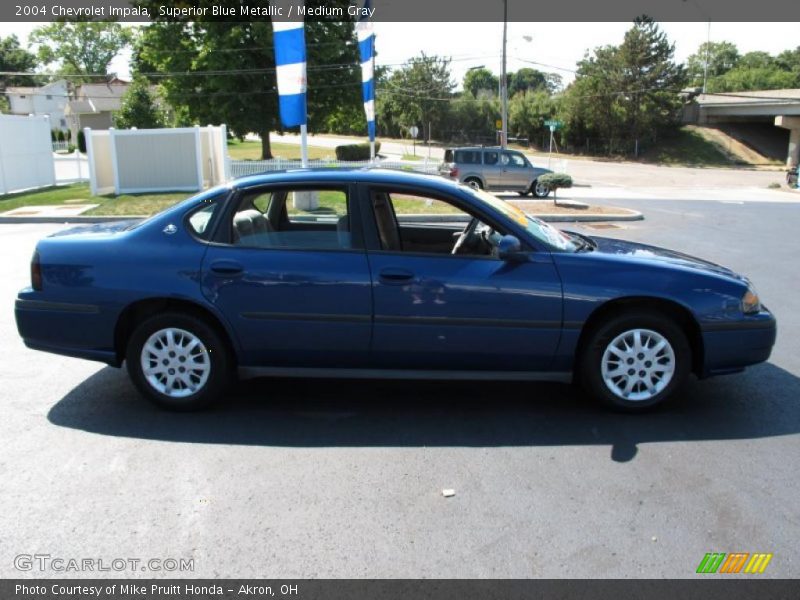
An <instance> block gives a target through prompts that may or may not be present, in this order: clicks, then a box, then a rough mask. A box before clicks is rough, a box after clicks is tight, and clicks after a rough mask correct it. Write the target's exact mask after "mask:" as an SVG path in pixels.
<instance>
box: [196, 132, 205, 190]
mask: <svg viewBox="0 0 800 600" xmlns="http://www.w3.org/2000/svg"><path fill="white" fill-rule="evenodd" d="M202 143H203V142H202V140H201V139H200V126H199V125H198V126H196V127H195V128H194V152H195V158H196V160H197V190H198V191H200V190H202V189H203V146H202Z"/></svg>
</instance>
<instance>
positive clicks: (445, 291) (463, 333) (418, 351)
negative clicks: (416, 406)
mask: <svg viewBox="0 0 800 600" xmlns="http://www.w3.org/2000/svg"><path fill="white" fill-rule="evenodd" d="M386 197H388V198H389V199H390V201H391V204H392V207H393V209H394V210H393V211H386V208H385V203H386ZM368 204H369V205H371V208H372V210H373V211H375V212H376V214H375V219H374V222H375V223H376V227H377V228H378V230H379V231H378V235H377V236H375V237H376V239H377V241H376V242H375V244H376V245H377V246H378V247H377V248H375V249H374V250H373V249H370V251H369V261H370V268H371V270H372V277H373V284H372V285H373V298H374V300H373V301H374V322H375V324H374V332H373V341H372V351H373V358H374V361H375V363H376V364H377V365H378V366H381V367H383V368H405V369H421V370H430V369H457V370H510V371H536V370H546V369H548V368H549V367H550V365H551V363H552V359H553V356H554V353H555V350H556V347H557V345H558V342H559V339H560V332H561V309H562V295H561V294H562V290H561V280H560V278H559V276H558V273H557V272H556V269H555V266H554V264H553V261H552V258H551V256H550V254H549V253H541V254H539V255H536V256H535V257H534V259H533V260H532V261H531V262H519V263H513V262H506V261H503V260H500V259H498V258H495V257H493V256H492V255H491V252H492V250H491V244H490V243H487V241H486V240H487V238H488V237H489V236H499V235H502V234H503V233H505V232H501V231H497V230H496V229H492V228H491V227H490V226H489V225H488V224H484V223H482V222H479V224H478V225H477V227H476V231H477V232H478V237H473V239H472V240H471V241H470V242H468V244H467V245H466V246H462V248H465V250H464V251H463V252H460V253H458V254H452V250H453V247H454V245H455V243H456V238H457V237H458V236H457V235H456V237H454V236H453V234H457V233H459V232H461V231H462V230H464V228H465V224H466V223H467V222H468V221H469V219H470V218H471V217H472V216H473V215H472V214H467V213H465V212H464V211H463V210H462V209H461V208H460V207H459V206H458V205H457V204H455V203H452V202H445V201H444V200H441V199H432V198H428V199H425V198H424V194H410V193H409V192H407V191H393V190H391V189H389V188H382V189H373V190H370V192H369V200H368ZM420 204H424V205H425V207H426V208H425V211H426V212H427V213H428V215H429V216H430V217H431V222H430V223H429V224H428V226H429V227H430V230H431V232H432V234H431V235H430V236H427V237H428V239H430V240H433V239H434V238H436V239H439V240H441V241H440V242H439V243H436V244H434V243H430V244H429V245H428V246H427V247H422V246H420V245H419V244H416V245H411V244H409V243H408V242H409V241H410V235H409V233H410V232H411V231H414V232H416V233H417V234H418V233H419V231H420V229H423V228H424V227H425V222H424V216H421V215H420V214H405V212H406V211H407V210H409V209H411V210H413V207H414V206H418V205H420ZM382 211H386V212H385V214H384V212H382ZM392 213H394V215H395V216H394V217H392ZM459 213H460V214H459ZM445 215H447V216H445ZM465 218H466V220H465ZM448 221H449V222H450V223H452V225H451V227H452V229H451V232H450V235H449V236H444V235H441V234H440V235H438V236H434V235H433V232H439V231H441V230H442V228H443V227H446V224H447V222H448ZM393 222H394V223H395V226H396V227H397V229H398V230H399V231H400V235H399V236H395V235H394V234H392V233H391V231H381V229H383V228H389V227H392V223H393ZM493 227H496V226H493ZM481 236H483V237H481ZM398 238H399V241H398ZM447 238H449V239H450V240H451V242H450V244H446V243H444V240H445V239H447ZM495 239H496V238H495ZM386 240H394V241H393V242H391V243H389V244H387V243H386Z"/></svg>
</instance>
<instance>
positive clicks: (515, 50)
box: [0, 22, 800, 88]
mask: <svg viewBox="0 0 800 600" xmlns="http://www.w3.org/2000/svg"><path fill="white" fill-rule="evenodd" d="M37 25H38V24H36V23H6V22H2V23H0V36H3V37H6V36H8V35H11V34H12V33H13V34H16V35H17V37H18V38H20V40H21V41H22V42H23V44H24V43H26V42H27V36H28V34H29V33H30V32H31V30H32V29H34V28H35V27H36V26H37ZM660 25H661V27H662V29H663V30H664V31H665V32H666V33H667V36H668V38H669V39H670V41H672V42H674V43H675V59H676V60H677V61H678V62H684V61H685V60H686V58H687V57H688V56H689V55H690V54H692V53H694V52H695V51H696V50H697V48H698V46H700V44H702V43H703V42H705V41H706V37H707V35H708V34H709V29H708V28H709V25H708V23H706V22H692V23H661V24H660ZM630 27H631V24H630V23H509V24H508V44H507V48H508V50H507V54H508V70H509V71H516V70H518V69H520V68H522V67H533V68H536V69H539V70H541V71H546V72H553V73H558V74H560V75H561V76H562V77H563V79H564V83H568V82H569V81H571V80H572V77H573V73H572V72H571V70H574V69H575V64H576V62H577V61H579V60H580V59H581V58H583V55H584V53H585V52H586V50H587V49H593V48H595V47H597V46H603V45H606V44H619V43H620V42H621V41H622V38H623V36H624V35H625V31H627V30H628V29H629V28H630ZM799 31H800V27H798V23H722V22H720V23H713V22H712V23H711V25H710V37H711V41H716V42H720V41H729V42H733V43H734V44H736V45H737V46H738V48H739V51H740V52H741V53H745V52H751V51H754V50H762V51H765V52H769V53H770V54H777V53H779V52H781V51H783V50H788V49H792V48H795V47H797V46H799V45H800V35H798V32H799ZM375 35H376V39H375V47H376V51H377V55H378V56H377V59H376V61H377V63H378V64H379V65H380V64H383V65H390V66H394V65H400V64H402V63H403V62H404V61H406V60H408V59H409V58H411V57H413V56H418V55H419V53H420V52H425V53H426V54H428V55H439V56H445V57H452V63H451V71H452V74H453V79H454V81H455V82H456V83H457V84H458V86H459V88H460V83H461V81H462V79H463V77H464V73H466V71H467V69H469V68H470V67H477V66H485V67H486V68H488V69H490V70H491V71H494V72H495V73H498V74H499V73H500V68H501V63H502V60H501V53H502V40H503V24H502V23H386V22H376V23H375ZM129 58H130V54H129V53H126V54H125V55H121V56H120V57H118V58H117V59H116V60H115V61H114V63H112V69H111V70H112V71H115V72H116V73H117V74H118V75H120V76H121V77H123V78H124V77H126V76H127V75H129V69H128V64H127V62H128V60H129ZM526 61H528V62H526ZM532 63H540V64H532ZM543 65H548V66H543Z"/></svg>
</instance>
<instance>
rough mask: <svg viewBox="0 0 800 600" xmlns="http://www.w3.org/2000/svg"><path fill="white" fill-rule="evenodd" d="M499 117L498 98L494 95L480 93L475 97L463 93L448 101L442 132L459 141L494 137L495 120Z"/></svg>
mask: <svg viewBox="0 0 800 600" xmlns="http://www.w3.org/2000/svg"><path fill="white" fill-rule="evenodd" d="M499 118H500V100H499V99H498V97H497V96H496V95H494V96H491V95H486V94H480V95H479V97H478V98H476V97H475V96H473V95H472V94H469V93H464V94H461V95H460V96H458V97H457V98H454V99H453V100H452V101H451V102H450V105H449V107H448V115H447V124H446V125H445V126H444V129H443V130H442V133H444V135H445V137H446V138H447V139H448V140H457V141H459V142H475V141H476V140H479V139H482V138H494V136H495V121H496V120H497V119H499Z"/></svg>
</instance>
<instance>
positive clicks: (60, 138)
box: [56, 129, 67, 142]
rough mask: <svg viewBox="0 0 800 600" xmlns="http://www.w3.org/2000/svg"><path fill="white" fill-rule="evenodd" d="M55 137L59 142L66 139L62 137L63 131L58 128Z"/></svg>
mask: <svg viewBox="0 0 800 600" xmlns="http://www.w3.org/2000/svg"><path fill="white" fill-rule="evenodd" d="M56 137H57V138H58V141H59V142H64V141H66V139H67V138H65V137H64V132H63V131H61V130H60V129H59V130H58V133H57V134H56Z"/></svg>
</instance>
